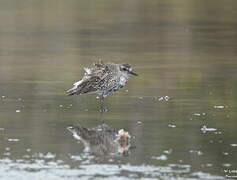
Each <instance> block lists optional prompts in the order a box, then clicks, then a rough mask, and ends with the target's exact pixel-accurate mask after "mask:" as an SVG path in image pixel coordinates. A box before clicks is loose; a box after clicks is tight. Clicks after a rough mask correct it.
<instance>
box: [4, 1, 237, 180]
mask: <svg viewBox="0 0 237 180" xmlns="http://www.w3.org/2000/svg"><path fill="white" fill-rule="evenodd" d="M235 4H236V2H235V1H231V0H230V1H225V3H224V2H223V1H208V2H201V1H200V2H197V1H186V0H181V1H172V0H171V1H164V2H160V1H157V2H156V1H154V2H153V1H144V2H143V1H123V0H122V1H108V0H102V1H101V2H100V3H96V2H94V1H75V0H69V1H61V0H59V1H58V0H57V1H37V0H36V1H24V2H22V1H21V2H20V1H14V0H13V1H1V2H0V20H1V23H0V140H1V146H0V178H2V179H14V178H17V179H32V178H36V177H37V178H39V179H40V178H45V177H47V179H55V178H56V179H67V178H71V179H77V178H78V177H80V179H83V178H84V179H89V178H96V179H106V178H107V179H140V178H148V179H190V178H191V179H215V180H216V179H226V178H228V176H229V177H230V176H232V177H233V176H236V175H237V174H236V173H234V171H232V170H236V168H237V163H236V159H237V153H236V151H237V135H236V128H237V124H236V118H237V112H236V107H237V103H236V102H237V93H236V92H237V85H236V75H237V72H236V65H237V61H236V55H237V51H236V47H237V34H236V28H237V23H236V15H237V14H236V7H235ZM99 59H102V60H104V61H112V62H117V63H123V62H126V63H130V64H132V65H133V67H134V70H135V71H136V72H137V73H138V74H139V76H138V77H134V78H131V79H130V80H129V83H128V84H127V86H126V87H125V88H124V89H121V90H120V91H119V92H117V93H115V94H114V95H113V96H110V97H108V98H106V105H107V107H108V109H109V111H108V112H106V113H105V114H104V115H103V118H104V120H105V121H106V123H107V124H108V125H110V126H111V127H113V128H115V129H125V130H127V131H129V132H130V134H131V135H132V136H133V139H132V143H133V145H135V146H136V149H134V150H133V151H131V153H130V155H129V156H128V157H113V156H112V157H110V156H109V157H96V156H93V155H91V154H87V153H84V152H83V146H82V144H78V143H77V142H76V141H75V140H74V139H73V138H72V136H71V134H70V133H69V132H68V131H67V130H66V127H67V126H69V125H71V124H79V123H80V124H82V125H83V126H85V127H94V126H97V125H98V124H100V123H101V116H100V112H99V100H98V99H96V95H85V96H80V97H67V96H66V95H65V89H68V88H70V87H71V85H72V83H73V82H74V81H76V80H79V78H80V77H81V76H82V75H83V73H84V72H83V67H87V66H90V64H92V63H93V62H94V61H97V60H99Z"/></svg>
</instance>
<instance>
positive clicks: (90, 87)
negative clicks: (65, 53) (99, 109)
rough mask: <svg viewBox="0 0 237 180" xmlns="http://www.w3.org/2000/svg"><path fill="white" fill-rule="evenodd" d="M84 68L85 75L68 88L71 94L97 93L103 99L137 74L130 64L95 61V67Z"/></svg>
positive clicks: (68, 92)
mask: <svg viewBox="0 0 237 180" xmlns="http://www.w3.org/2000/svg"><path fill="white" fill-rule="evenodd" d="M84 70H85V74H84V77H83V78H82V79H81V80H80V81H77V82H75V83H74V84H73V87H72V88H71V89H69V90H67V94H68V95H69V96H71V95H75V94H76V95H81V94H86V93H97V94H99V95H100V96H101V99H102V100H103V99H104V97H106V96H108V95H109V94H111V93H113V92H115V91H117V90H119V89H120V88H122V87H124V86H125V85H126V83H127V81H128V78H129V76H130V75H134V76H137V74H136V73H135V72H133V71H132V67H131V65H129V64H115V63H109V62H108V63H104V62H98V63H94V67H91V68H84Z"/></svg>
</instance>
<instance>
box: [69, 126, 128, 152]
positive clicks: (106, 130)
mask: <svg viewBox="0 0 237 180" xmlns="http://www.w3.org/2000/svg"><path fill="white" fill-rule="evenodd" d="M67 129H68V130H69V131H70V132H71V133H72V135H73V137H74V138H75V139H77V140H79V141H80V142H82V143H83V145H84V147H85V149H84V151H86V152H90V153H92V154H94V155H109V154H118V155H128V154H129V152H130V151H129V149H130V146H131V144H130V140H131V136H130V134H129V133H128V132H126V131H124V130H123V129H121V130H119V131H117V130H115V129H113V128H111V127H109V126H108V125H107V124H104V123H103V124H101V125H99V126H97V127H94V128H90V129H89V128H85V127H82V126H69V127H67Z"/></svg>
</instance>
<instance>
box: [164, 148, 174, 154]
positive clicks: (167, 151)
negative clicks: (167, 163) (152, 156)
mask: <svg viewBox="0 0 237 180" xmlns="http://www.w3.org/2000/svg"><path fill="white" fill-rule="evenodd" d="M172 151H173V149H168V150H164V151H163V152H164V153H165V154H171V153H172Z"/></svg>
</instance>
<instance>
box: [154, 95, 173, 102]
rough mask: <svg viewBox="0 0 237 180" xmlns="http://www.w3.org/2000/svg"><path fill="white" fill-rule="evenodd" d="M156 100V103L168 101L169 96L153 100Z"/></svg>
mask: <svg viewBox="0 0 237 180" xmlns="http://www.w3.org/2000/svg"><path fill="white" fill-rule="evenodd" d="M157 99H158V101H169V99H170V97H169V96H161V97H159V98H157V97H156V98H155V100H157Z"/></svg>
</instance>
